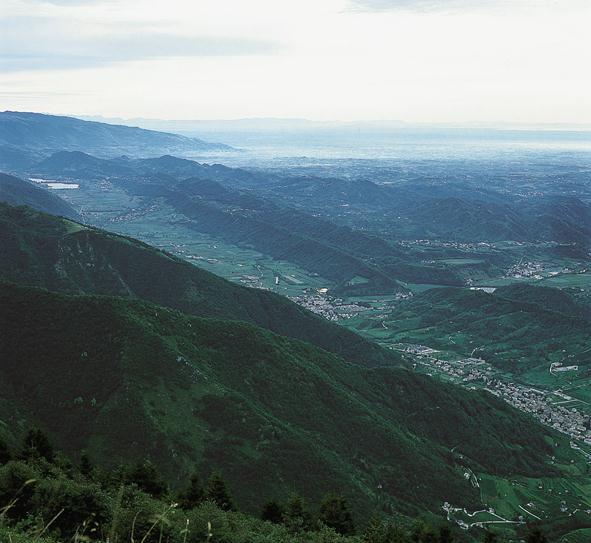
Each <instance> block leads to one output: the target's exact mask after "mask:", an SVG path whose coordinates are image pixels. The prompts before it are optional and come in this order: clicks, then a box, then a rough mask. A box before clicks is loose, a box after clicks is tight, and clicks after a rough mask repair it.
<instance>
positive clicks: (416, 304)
mask: <svg viewBox="0 0 591 543" xmlns="http://www.w3.org/2000/svg"><path fill="white" fill-rule="evenodd" d="M385 323H386V326H387V327H388V331H389V332H388V334H389V337H390V339H391V340H392V341H401V342H405V343H420V344H424V345H429V346H431V347H433V348H437V349H442V350H451V351H457V352H459V353H462V354H464V355H469V354H470V352H471V351H472V350H473V349H474V348H478V355H479V356H482V357H485V358H486V359H487V360H488V361H490V362H492V363H493V364H496V365H497V366H498V367H500V368H503V369H507V370H510V371H512V372H518V373H519V372H524V371H527V370H530V369H532V368H534V367H536V366H541V367H543V371H544V372H547V368H548V366H549V364H550V363H551V362H567V361H568V363H570V364H579V365H583V366H588V365H589V358H588V356H586V355H585V354H584V353H587V352H588V350H589V341H588V336H589V334H588V331H589V329H590V327H591V313H590V311H589V309H588V308H586V307H585V306H584V305H582V304H580V303H578V302H577V301H576V300H575V299H574V298H573V297H572V296H570V295H569V294H568V293H567V292H565V291H563V290H559V289H556V288H549V287H536V286H531V285H525V284H522V285H512V286H508V287H502V288H499V289H497V290H496V291H495V292H494V293H492V294H489V293H485V292H482V291H473V290H469V289H433V290H429V291H426V292H424V293H422V294H419V295H418V296H415V297H414V298H412V299H411V300H409V301H406V302H403V303H401V304H399V305H398V306H397V308H396V310H395V311H392V312H391V313H390V315H389V317H388V318H387V319H386V320H385ZM372 326H374V327H376V329H379V328H380V324H379V323H374V324H373V325H372ZM362 327H363V325H362ZM450 337H451V338H452V339H453V341H451V340H450ZM563 349H566V351H563ZM565 352H567V353H568V358H567V359H566V358H565V356H566V355H565V354H564V353H565Z"/></svg>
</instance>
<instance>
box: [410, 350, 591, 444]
mask: <svg viewBox="0 0 591 543" xmlns="http://www.w3.org/2000/svg"><path fill="white" fill-rule="evenodd" d="M404 351H405V352H406V353H407V354H410V355H411V356H412V357H413V360H414V361H415V362H416V364H415V367H416V366H417V364H420V365H421V366H423V367H424V368H426V369H427V371H428V373H429V375H432V370H435V371H438V372H440V373H442V374H445V375H447V376H449V377H451V378H452V379H453V380H454V381H455V382H458V383H459V384H463V385H464V386H469V387H471V388H476V385H480V387H482V388H484V390H486V391H487V392H489V393H491V394H493V395H494V396H497V397H499V398H501V399H503V400H504V401H506V402H507V403H509V404H511V405H512V406H513V407H515V408H517V409H519V410H520V411H524V412H526V413H530V414H532V415H533V416H534V417H535V418H537V419H538V420H539V421H540V422H541V423H542V424H544V425H546V426H550V427H552V428H554V429H555V430H557V431H559V432H561V433H563V434H566V435H568V436H569V437H570V438H571V439H573V440H576V441H579V442H583V443H584V444H586V445H591V418H590V417H589V415H588V414H586V413H584V412H582V411H581V410H579V409H577V408H576V407H567V405H566V404H572V402H573V401H576V398H572V397H571V396H568V395H567V394H564V393H563V392H560V391H546V390H539V389H536V388H533V387H530V386H526V385H522V384H519V383H514V382H507V381H505V380H503V379H501V378H499V375H498V371H497V370H496V369H495V368H493V367H492V366H491V365H490V364H488V363H487V362H486V361H485V360H483V359H481V358H474V357H468V358H463V359H460V360H453V361H452V360H443V359H440V358H437V357H436V356H434V355H435V354H436V353H438V351H437V350H435V349H432V348H430V347H426V346H424V345H410V346H406V347H405V349H404Z"/></svg>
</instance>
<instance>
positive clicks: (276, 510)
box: [261, 500, 284, 524]
mask: <svg viewBox="0 0 591 543" xmlns="http://www.w3.org/2000/svg"><path fill="white" fill-rule="evenodd" d="M283 514H284V510H283V506H282V505H281V504H280V503H279V502H276V501H274V500H272V501H270V502H267V503H266V504H265V505H264V506H263V511H262V513H261V520H266V521H268V522H272V523H273V524H281V522H282V521H283Z"/></svg>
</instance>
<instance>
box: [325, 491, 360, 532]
mask: <svg viewBox="0 0 591 543" xmlns="http://www.w3.org/2000/svg"><path fill="white" fill-rule="evenodd" d="M319 517H320V520H321V521H322V522H324V524H326V525H327V526H328V527H329V528H332V529H333V530H334V531H335V532H337V533H338V534H341V535H352V534H353V533H354V532H355V525H354V523H353V514H352V513H351V507H350V506H349V503H348V502H347V500H346V499H345V498H344V497H343V496H340V495H337V494H327V495H326V496H325V497H324V499H323V500H322V504H321V505H320V515H319Z"/></svg>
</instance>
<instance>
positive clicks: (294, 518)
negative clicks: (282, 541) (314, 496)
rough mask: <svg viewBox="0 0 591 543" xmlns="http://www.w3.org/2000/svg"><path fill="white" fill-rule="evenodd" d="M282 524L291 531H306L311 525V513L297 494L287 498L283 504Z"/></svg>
mask: <svg viewBox="0 0 591 543" xmlns="http://www.w3.org/2000/svg"><path fill="white" fill-rule="evenodd" d="M283 524H284V525H285V526H286V528H287V529H288V530H290V531H291V532H306V531H309V530H310V528H311V527H312V515H311V514H310V512H309V511H308V508H307V506H306V504H305V503H304V500H303V499H302V498H301V497H300V496H298V495H297V494H294V495H293V496H292V497H291V498H289V500H288V502H287V504H286V506H285V512H284V513H283Z"/></svg>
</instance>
